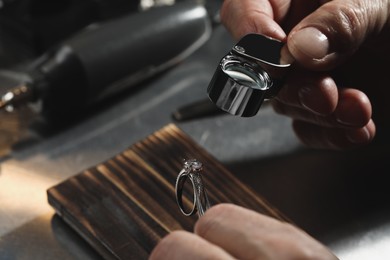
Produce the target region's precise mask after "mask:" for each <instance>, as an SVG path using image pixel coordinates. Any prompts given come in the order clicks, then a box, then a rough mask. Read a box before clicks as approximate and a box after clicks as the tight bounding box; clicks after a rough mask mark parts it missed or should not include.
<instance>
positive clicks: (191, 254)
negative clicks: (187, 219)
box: [150, 204, 337, 260]
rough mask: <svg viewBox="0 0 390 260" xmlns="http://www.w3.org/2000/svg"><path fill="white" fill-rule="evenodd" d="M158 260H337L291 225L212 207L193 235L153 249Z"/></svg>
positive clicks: (182, 234)
mask: <svg viewBox="0 0 390 260" xmlns="http://www.w3.org/2000/svg"><path fill="white" fill-rule="evenodd" d="M150 259H151V260H158V259H164V260H165V259H170V260H175V259H186V260H191V259H221V260H223V259H242V260H245V259H264V260H267V259H275V260H276V259H277V260H284V259H300V260H305V259H317V260H321V259H323V260H325V259H329V260H331V259H337V258H336V256H334V255H333V254H332V253H331V252H330V251H329V250H328V249H327V248H326V247H324V246H323V245H322V244H320V243H319V242H317V241H316V240H315V239H313V238H312V237H310V236H309V235H308V234H306V233H305V232H303V231H301V230H300V229H298V228H296V227H294V226H292V225H291V224H287V223H283V222H280V221H278V220H276V219H273V218H270V217H267V216H264V215H261V214H258V213H256V212H254V211H251V210H248V209H245V208H242V207H239V206H236V205H232V204H219V205H216V206H213V207H212V208H210V209H209V210H208V211H206V213H205V215H204V216H202V217H201V218H200V219H199V220H198V222H197V223H196V225H195V230H194V233H190V232H186V231H174V232H172V233H170V234H169V235H168V236H166V237H164V238H163V239H162V240H161V241H160V243H159V244H158V245H157V246H156V247H155V248H154V250H153V252H152V254H151V256H150Z"/></svg>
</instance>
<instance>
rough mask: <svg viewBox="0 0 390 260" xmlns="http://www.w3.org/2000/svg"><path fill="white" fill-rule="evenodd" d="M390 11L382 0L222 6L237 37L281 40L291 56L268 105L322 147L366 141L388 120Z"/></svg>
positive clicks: (240, 1) (242, 0) (264, 0)
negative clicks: (286, 72)
mask: <svg viewBox="0 0 390 260" xmlns="http://www.w3.org/2000/svg"><path fill="white" fill-rule="evenodd" d="M389 15H390V1H383V0H334V1H313V0H295V1H294V0H225V1H224V3H223V6H222V9H221V20H222V23H223V24H224V25H225V27H226V28H227V29H228V30H229V31H230V33H231V34H232V35H233V37H234V38H235V39H236V40H238V39H239V38H241V37H242V36H244V35H246V34H248V33H260V34H265V35H268V36H270V37H273V38H276V39H279V40H282V41H284V42H286V48H285V50H284V51H283V52H282V59H284V60H286V61H291V62H294V64H293V69H292V70H291V73H290V75H289V76H288V77H287V79H286V84H285V85H284V87H283V88H282V90H281V91H280V92H279V94H278V96H277V97H276V98H275V99H274V100H273V107H274V109H275V111H276V112H278V113H280V114H283V115H286V116H289V117H291V118H292V119H293V128H294V130H295V133H296V135H297V136H298V137H299V138H300V140H301V141H302V142H303V143H304V144H306V145H308V146H311V147H315V148H326V149H348V148H354V147H357V146H361V145H365V144H368V143H370V142H371V141H372V140H373V138H374V136H375V134H376V124H377V125H379V123H383V122H385V120H388V116H387V111H388V108H389V105H388V103H389V102H387V100H386V97H388V96H389V94H390V90H389V87H390V86H389V85H390V83H389V79H388V77H387V74H388V73H389V66H388V65H387V64H386V63H387V61H388V60H389V58H390V48H389V47H388V46H390V31H389V24H390V21H389V20H390V19H389ZM374 122H375V123H374Z"/></svg>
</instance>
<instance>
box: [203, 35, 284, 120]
mask: <svg viewBox="0 0 390 260" xmlns="http://www.w3.org/2000/svg"><path fill="white" fill-rule="evenodd" d="M283 45H284V44H283V43H282V42H280V41H278V40H275V39H273V38H270V37H266V36H264V35H260V34H248V35H246V36H244V37H243V38H242V39H241V40H240V41H239V42H238V43H237V44H236V45H235V46H234V47H233V48H232V50H231V51H230V52H229V53H228V54H227V55H225V56H224V57H223V58H222V59H221V61H220V63H219V65H218V67H217V69H216V71H215V73H214V76H213V78H212V80H211V82H210V84H209V86H208V89H207V93H208V95H209V97H210V99H211V100H212V101H213V102H214V103H215V104H216V105H217V107H219V108H220V109H222V110H224V111H226V112H228V113H230V114H232V115H238V116H242V117H250V116H254V115H256V114H257V112H258V111H259V109H260V107H261V104H262V103H263V101H264V100H265V99H269V98H272V97H273V96H275V95H276V94H277V92H278V90H279V89H280V87H281V85H282V81H283V78H284V76H285V74H286V72H287V71H288V68H289V67H290V66H291V64H285V63H283V62H282V61H281V51H282V48H283Z"/></svg>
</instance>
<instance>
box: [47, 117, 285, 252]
mask: <svg viewBox="0 0 390 260" xmlns="http://www.w3.org/2000/svg"><path fill="white" fill-rule="evenodd" d="M187 159H197V160H199V161H200V162H202V163H203V168H204V170H203V172H202V178H203V181H204V185H205V187H206V189H207V194H208V196H209V200H210V202H211V204H212V205H214V204H217V203H221V202H229V203H234V204H238V205H241V206H244V207H247V208H251V209H253V210H256V211H258V212H261V213H264V214H267V215H270V216H273V217H275V218H278V219H281V220H286V218H285V217H283V215H282V214H280V212H279V211H278V210H276V209H275V208H273V207H272V206H271V205H270V204H269V203H267V202H266V201H265V200H264V199H263V198H262V197H261V196H259V195H258V194H257V193H255V192H254V191H253V190H251V189H250V188H249V187H247V186H246V185H244V184H243V183H241V182H240V181H239V180H238V179H237V178H236V177H235V176H233V175H232V174H231V173H230V172H229V171H228V170H227V169H226V168H225V167H224V166H223V165H222V164H221V163H220V162H218V161H217V160H216V159H215V158H214V157H213V156H212V155H210V154H209V153H208V152H207V151H206V150H204V149H203V148H202V147H200V146H199V145H198V144H197V143H196V142H195V141H194V140H192V139H191V138H190V137H189V136H188V135H186V134H185V133H184V132H183V131H181V130H180V129H179V128H178V127H177V126H176V125H174V124H170V125H167V126H166V127H164V128H162V129H161V130H159V131H157V132H155V133H154V134H152V135H150V136H148V137H147V138H145V139H144V140H141V141H139V142H138V143H136V144H134V145H132V146H131V147H129V148H128V149H127V150H125V151H124V152H122V153H120V154H118V155H116V156H115V157H113V158H111V159H109V160H107V161H105V162H103V163H101V164H99V165H96V166H94V167H92V168H90V169H87V170H85V171H83V172H81V173H79V174H76V175H75V176H74V177H71V178H69V179H67V180H65V181H63V182H62V183H60V184H58V185H56V186H54V187H51V188H50V189H48V191H47V193H48V201H49V204H50V205H51V206H52V207H53V208H54V209H55V210H56V212H57V214H58V215H60V216H61V217H62V218H63V219H64V220H65V221H66V222H67V223H68V224H69V225H70V226H71V227H72V228H74V229H75V230H76V231H77V232H78V233H79V234H80V235H81V236H82V237H83V238H84V239H86V240H87V241H88V242H89V243H90V244H91V245H92V246H93V247H94V248H95V249H96V250H97V251H98V252H99V253H100V254H101V255H102V256H103V257H104V258H106V259H147V258H148V256H149V253H150V252H151V250H152V249H153V247H154V246H155V245H156V243H157V242H158V241H159V240H160V239H161V238H162V237H163V236H165V235H166V234H167V233H168V232H171V231H173V230H177V229H184V230H188V231H191V230H192V229H193V225H194V223H195V221H196V219H197V215H194V216H191V217H185V216H184V215H182V213H181V212H180V210H179V208H178V206H177V204H176V199H175V181H176V177H177V175H178V173H179V171H180V170H181V169H182V165H183V162H184V160H187ZM189 187H190V186H189ZM189 187H187V185H186V189H187V188H189ZM188 190H189V189H188ZM188 194H191V192H189V191H187V193H185V197H184V199H183V200H184V203H185V205H186V207H188V208H189V207H191V206H192V204H191V201H192V200H191V199H192V198H191V196H190V195H188Z"/></svg>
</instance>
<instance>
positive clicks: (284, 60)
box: [280, 45, 294, 65]
mask: <svg viewBox="0 0 390 260" xmlns="http://www.w3.org/2000/svg"><path fill="white" fill-rule="evenodd" d="M293 62H294V57H293V56H292V55H291V53H290V51H289V50H288V48H287V45H284V46H283V47H282V50H281V51H280V64H281V65H287V64H292V63H293Z"/></svg>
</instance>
